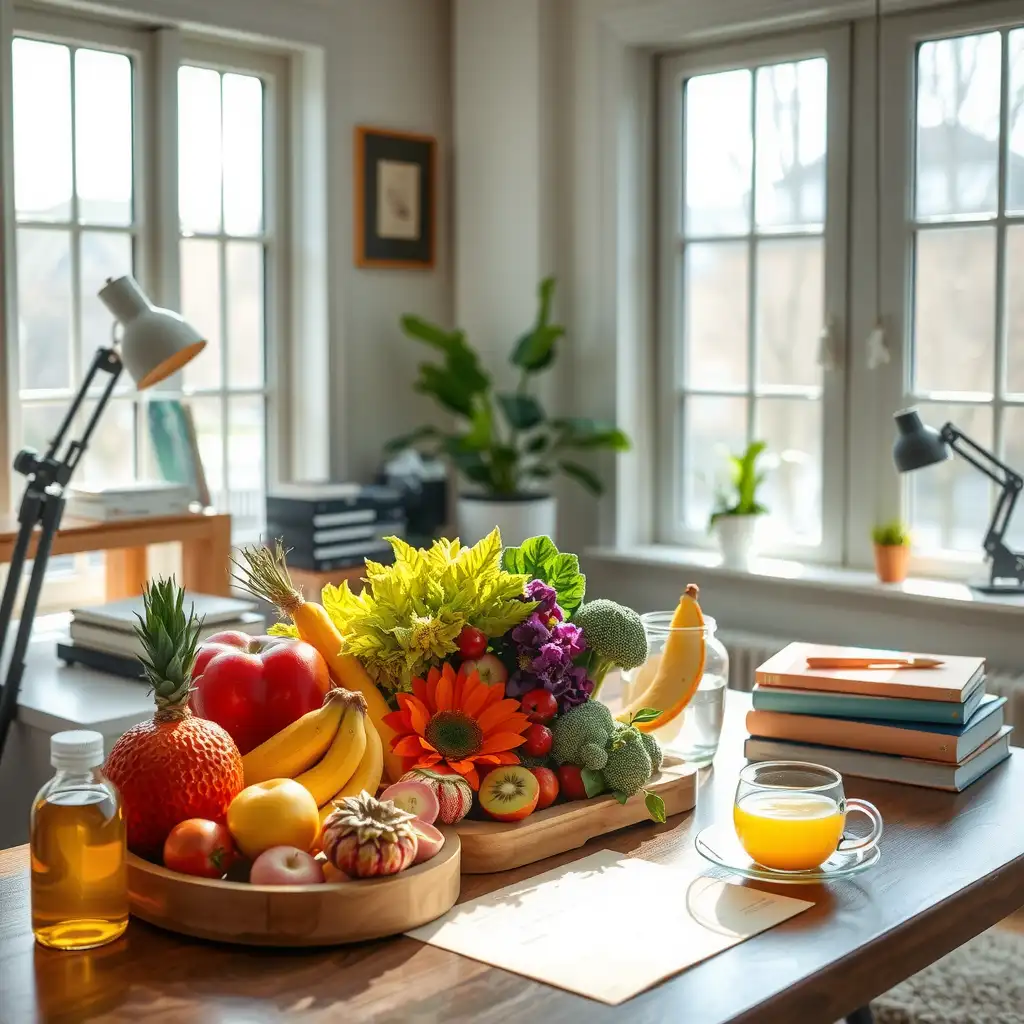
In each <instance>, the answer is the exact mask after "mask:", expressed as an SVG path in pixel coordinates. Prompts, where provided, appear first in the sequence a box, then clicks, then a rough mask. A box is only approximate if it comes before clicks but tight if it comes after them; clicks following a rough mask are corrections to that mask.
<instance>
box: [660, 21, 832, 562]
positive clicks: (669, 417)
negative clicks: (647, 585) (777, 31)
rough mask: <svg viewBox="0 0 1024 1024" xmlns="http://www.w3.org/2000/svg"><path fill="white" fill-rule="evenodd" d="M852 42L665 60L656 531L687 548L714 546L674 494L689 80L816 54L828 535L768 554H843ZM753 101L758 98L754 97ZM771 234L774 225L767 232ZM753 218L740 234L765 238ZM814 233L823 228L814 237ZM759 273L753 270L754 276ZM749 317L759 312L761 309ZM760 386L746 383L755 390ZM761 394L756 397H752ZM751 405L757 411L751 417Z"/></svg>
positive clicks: (752, 46) (767, 41)
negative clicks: (820, 86)
mask: <svg viewBox="0 0 1024 1024" xmlns="http://www.w3.org/2000/svg"><path fill="white" fill-rule="evenodd" d="M850 48H851V34H850V29H849V27H848V26H845V25H842V26H834V27H828V28H824V29H821V30H812V31H799V32H792V33H787V34H786V35H781V36H770V37H763V38H757V39H753V40H750V41H748V42H742V43H735V44H727V45H723V46H715V47H708V48H706V49H694V50H691V51H688V52H686V53H685V54H669V55H663V56H662V57H660V58H659V68H658V78H659V89H658V98H659V154H658V172H659V186H660V188H659V204H658V225H657V234H658V255H659V260H658V265H659V270H658V280H659V285H660V287H659V298H658V331H657V335H658V337H657V359H656V365H657V368H658V369H657V380H658V383H657V394H656V400H657V410H658V411H657V425H658V429H657V431H656V434H657V440H656V456H655V459H656V465H657V467H658V472H657V474H656V480H657V481H658V483H657V494H656V539H657V540H658V541H659V542H662V543H670V544H683V545H685V546H687V547H700V548H707V547H713V546H714V541H713V540H712V539H711V537H710V536H709V534H708V532H707V531H706V530H694V529H692V528H687V527H686V526H685V523H684V521H683V519H682V517H681V516H680V515H678V514H677V513H679V512H680V509H681V500H680V499H679V498H678V497H677V496H678V494H679V490H680V483H681V480H682V474H683V473H684V472H686V470H685V464H684V459H683V450H682V447H683V441H682V432H683V431H682V424H681V423H679V422H678V409H679V399H680V393H681V386H680V383H679V382H680V381H681V379H682V375H681V373H680V365H679V361H680V357H681V356H682V354H683V353H682V346H681V345H678V344H677V339H678V338H680V337H681V336H682V333H683V324H682V282H681V280H680V275H679V274H678V266H679V263H678V254H679V247H680V245H681V244H683V242H682V231H681V228H682V223H683V218H682V203H683V193H684V187H685V175H684V161H685V153H684V136H683V96H684V90H683V87H682V86H683V82H684V81H685V80H686V79H688V78H692V77H694V76H696V75H702V74H709V73H714V72H719V71H728V70H734V69H738V68H755V67H758V66H761V65H764V64H775V63H785V62H788V61H796V60H803V59H807V58H813V57H824V58H825V59H826V60H827V61H828V97H827V101H826V112H827V127H826V132H827V136H826V138H827V143H826V205H825V222H824V225H823V231H822V234H821V238H822V241H823V246H824V260H825V266H824V272H823V285H824V295H823V314H824V316H823V323H822V329H823V331H826V330H827V337H826V338H824V339H823V351H824V353H825V355H826V358H827V365H825V366H823V367H822V378H821V398H820V399H819V401H820V402H821V414H822V438H821V471H822V524H821V526H822V534H821V542H820V543H819V544H818V545H807V544H796V543H789V544H785V545H778V546H775V547H773V548H771V549H766V550H765V553H766V554H770V555H777V556H783V557H797V558H800V559H801V560H805V561H816V562H817V561H821V562H839V561H840V560H841V558H842V553H843V544H844V541H843V538H844V532H845V531H844V524H845V494H846V470H845V463H846V460H845V448H846V437H845V398H846V395H845V392H846V384H845V378H846V370H845V365H844V353H845V351H846V348H847V346H846V344H845V336H846V330H847V328H846V320H847V258H848V241H847V237H848V231H847V220H848V217H847V214H846V210H847V195H848V178H849V165H848V159H849V156H848V155H849V133H850V119H849V106H850ZM752 102H754V100H753V98H752ZM765 234H766V235H768V236H769V237H770V232H766V233H765ZM758 235H759V233H758V231H757V228H756V225H751V231H750V232H748V233H746V234H744V235H738V236H736V237H737V240H740V241H743V240H746V241H748V242H749V241H750V240H751V239H752V238H756V237H758ZM810 237H816V236H810ZM755 273H756V271H755V269H754V268H753V267H751V268H750V275H751V277H753V276H754V274H755ZM749 315H750V316H751V317H754V316H756V312H755V311H754V310H751V311H750V314H749ZM755 390H756V382H755V381H753V380H751V381H750V382H749V389H748V395H750V394H753V393H754V391H755ZM754 401H755V402H756V398H755V399H754ZM753 414H754V413H753V409H751V412H750V415H753Z"/></svg>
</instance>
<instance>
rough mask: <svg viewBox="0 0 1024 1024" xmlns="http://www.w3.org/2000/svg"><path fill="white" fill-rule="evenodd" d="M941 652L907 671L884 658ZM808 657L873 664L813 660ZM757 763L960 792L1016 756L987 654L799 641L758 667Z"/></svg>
mask: <svg viewBox="0 0 1024 1024" xmlns="http://www.w3.org/2000/svg"><path fill="white" fill-rule="evenodd" d="M911 658H916V659H919V660H920V659H922V658H924V659H931V660H934V661H937V662H939V663H938V664H936V665H934V666H933V667H921V668H917V667H911V668H904V667H898V666H895V665H884V664H879V663H878V659H899V660H907V659H911ZM808 659H823V660H827V661H828V660H831V661H834V660H837V659H838V660H843V661H846V660H852V661H860V662H866V663H868V664H867V665H866V666H864V665H862V666H859V667H842V668H821V667H810V666H809V664H808ZM756 681H757V682H756V685H755V687H754V693H753V709H752V710H751V711H750V712H749V713H748V715H747V732H748V733H749V734H750V736H749V738H748V739H747V741H746V745H745V747H744V754H745V755H746V757H747V760H748V761H811V762H814V763H816V764H824V765H828V766H829V767H830V768H834V769H835V770H836V771H838V772H841V773H843V774H845V775H859V776H862V777H864V778H869V779H881V780H884V781H888V782H901V783H905V784H907V785H912V786H927V787H929V788H932V789H946V790H952V791H954V792H960V791H961V790H963V789H965V788H966V787H967V786H969V785H970V784H971V783H972V782H974V781H976V780H977V779H979V778H980V777H981V776H982V775H984V774H985V772H987V771H988V770H989V769H990V768H993V767H995V765H997V764H999V762H1000V761H1003V760H1005V759H1006V758H1007V757H1009V754H1010V733H1011V732H1012V727H1011V726H1008V725H1006V724H1005V722H1004V718H1003V706H1004V705H1005V703H1006V698H1005V697H997V696H995V695H993V694H988V693H986V692H985V659H984V658H971V657H962V656H957V657H953V656H946V655H942V656H935V657H934V658H932V656H930V655H912V654H904V653H901V652H896V651H879V650H869V649H866V648H861V647H830V646H823V645H820V644H807V643H794V644H790V645H789V646H788V647H786V648H785V649H784V650H782V651H780V652H779V653H778V654H776V655H774V656H773V657H771V658H769V659H768V660H767V661H766V662H765V663H764V664H763V665H761V666H760V668H758V670H757V673H756Z"/></svg>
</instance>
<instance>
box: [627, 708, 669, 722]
mask: <svg viewBox="0 0 1024 1024" xmlns="http://www.w3.org/2000/svg"><path fill="white" fill-rule="evenodd" d="M660 717H661V712H660V711H656V710H655V709H654V708H641V709H640V710H639V711H637V712H636V714H635V715H633V717H632V718H630V720H629V724H630V725H638V724H639V723H641V722H653V721H654V720H655V719H656V718H660Z"/></svg>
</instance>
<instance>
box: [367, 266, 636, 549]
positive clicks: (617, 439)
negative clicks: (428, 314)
mask: <svg viewBox="0 0 1024 1024" xmlns="http://www.w3.org/2000/svg"><path fill="white" fill-rule="evenodd" d="M554 291H555V280H554V278H552V277H549V278H545V280H543V281H542V282H541V284H540V288H539V290H538V310H537V317H536V319H535V321H534V323H533V326H532V327H530V328H529V329H527V331H526V333H525V334H523V335H522V336H521V337H520V338H519V339H518V340H517V341H516V342H515V344H514V345H513V346H512V351H511V352H510V353H509V362H510V363H511V364H512V367H513V370H514V371H515V373H516V374H517V375H518V382H517V384H516V387H515V389H514V390H499V388H498V387H497V386H496V385H495V383H494V380H493V378H492V376H491V374H490V373H488V372H487V371H486V370H485V369H484V368H483V367H482V366H481V365H480V359H479V356H478V355H477V352H476V351H475V350H474V349H473V348H472V347H471V346H470V345H469V344H468V343H467V342H466V335H465V333H464V332H463V331H461V330H458V329H456V330H447V329H446V328H443V327H438V326H437V325H435V324H432V323H428V322H427V321H426V320H423V319H421V318H420V317H417V316H404V317H402V329H403V330H404V331H405V333H406V334H408V335H409V337H411V338H415V339H416V340H417V341H421V342H423V343H424V344H426V345H428V346H430V348H431V349H433V350H434V351H435V352H438V353H440V355H441V362H440V363H436V362H428V363H421V364H420V368H419V371H420V373H419V377H418V379H417V380H416V383H415V385H414V387H415V389H416V390H417V391H419V392H420V393H421V394H424V395H431V396H433V397H434V398H435V399H436V400H437V401H438V402H439V403H440V405H441V406H442V408H443V409H444V410H445V412H447V413H449V414H453V415H454V417H455V423H454V426H453V427H452V428H451V429H449V430H442V429H439V428H437V427H433V426H424V427H420V428H419V429H418V430H414V431H413V432H412V433H410V434H405V435H403V436H402V437H396V438H394V439H393V440H391V441H389V442H388V445H387V450H388V451H389V452H397V451H400V450H402V449H404V448H408V447H411V446H414V445H415V446H419V447H422V448H424V449H425V450H427V451H429V452H431V453H434V454H440V455H443V456H446V457H447V458H448V459H449V460H450V461H451V463H452V464H453V465H454V466H455V469H456V470H457V471H458V473H459V475H460V477H461V478H462V479H463V481H464V484H465V487H464V489H462V491H461V493H460V495H459V500H458V511H457V518H458V523H457V526H458V530H459V537H460V539H461V540H462V542H463V543H464V544H475V543H476V542H477V541H479V540H480V539H481V538H483V537H486V536H487V535H488V534H489V533H490V532H491V531H492V530H493V529H494V527H495V526H498V527H499V528H500V529H501V539H502V541H504V542H505V544H507V545H515V544H521V543H522V542H523V541H524V540H525V539H526V538H527V537H533V536H538V535H547V536H549V537H554V535H555V513H556V506H555V499H554V497H553V496H552V495H551V494H550V492H549V491H548V489H547V488H549V487H550V484H551V480H552V478H553V477H554V476H555V474H556V473H564V474H565V475H566V476H568V477H570V478H571V479H573V480H575V481H576V482H577V483H578V484H580V485H581V486H583V487H584V488H585V489H586V490H588V491H590V492H591V494H594V495H600V494H601V493H602V492H603V490H604V487H603V485H602V483H601V479H600V477H598V476H597V474H596V473H595V472H594V471H593V469H591V468H590V467H589V466H586V465H583V464H582V463H580V462H577V461H576V460H575V458H574V455H575V454H576V453H586V452H594V451H615V452H621V451H626V450H627V449H628V448H629V446H630V443H629V438H628V437H627V436H626V435H625V434H624V433H623V432H622V431H621V430H619V429H618V428H617V427H616V426H615V424H614V423H604V422H601V421H599V420H592V419H585V418H582V417H560V418H554V417H550V416H549V415H548V413H547V411H546V410H545V409H544V407H543V406H542V405H541V403H540V400H539V399H538V397H537V395H536V390H537V379H538V377H539V376H540V374H542V373H543V372H544V371H545V370H547V369H549V368H550V367H551V365H552V364H553V363H554V361H555V357H556V355H557V351H558V341H559V340H560V339H561V338H562V337H563V335H564V334H565V328H564V327H562V326H561V325H559V324H555V323H552V322H551V302H552V298H553V296H554Z"/></svg>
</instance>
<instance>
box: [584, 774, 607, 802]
mask: <svg viewBox="0 0 1024 1024" xmlns="http://www.w3.org/2000/svg"><path fill="white" fill-rule="evenodd" d="M580 778H581V779H582V781H583V788H584V790H585V791H586V794H587V797H588V798H592V797H595V796H600V795H601V794H602V793H603V792H604V791H605V790H606V789H607V788H608V783H606V782H605V780H604V774H603V773H602V772H595V771H593V770H592V769H590V768H581V769H580Z"/></svg>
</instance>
